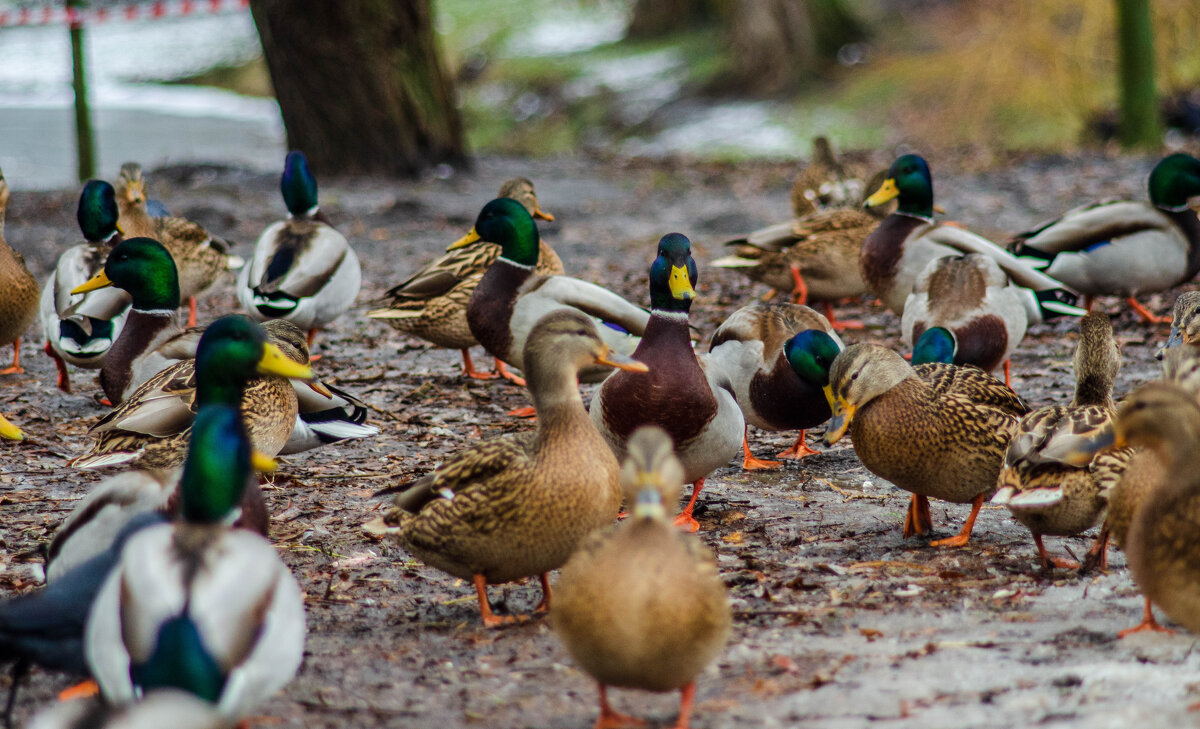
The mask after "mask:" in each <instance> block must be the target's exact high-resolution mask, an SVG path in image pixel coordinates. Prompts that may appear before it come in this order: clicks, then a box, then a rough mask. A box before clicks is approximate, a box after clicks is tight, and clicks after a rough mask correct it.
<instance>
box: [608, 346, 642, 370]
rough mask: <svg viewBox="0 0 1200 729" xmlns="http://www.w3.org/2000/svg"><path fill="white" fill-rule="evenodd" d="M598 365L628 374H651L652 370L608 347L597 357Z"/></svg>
mask: <svg viewBox="0 0 1200 729" xmlns="http://www.w3.org/2000/svg"><path fill="white" fill-rule="evenodd" d="M596 364H602V365H608V366H609V367H616V368H617V369H619V370H625V371H626V372H649V371H650V368H649V367H647V366H646V364H645V363H644V362H639V361H637V360H636V359H634V358H633V357H627V356H625V355H623V354H617V353H616V352H614V351H612V350H611V349H609V348H608V347H605V348H604V351H603V352H601V353H600V354H598V355H596Z"/></svg>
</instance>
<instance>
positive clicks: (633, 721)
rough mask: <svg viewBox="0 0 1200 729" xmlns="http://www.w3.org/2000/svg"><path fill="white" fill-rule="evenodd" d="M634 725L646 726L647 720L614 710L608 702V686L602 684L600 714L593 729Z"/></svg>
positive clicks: (620, 727)
mask: <svg viewBox="0 0 1200 729" xmlns="http://www.w3.org/2000/svg"><path fill="white" fill-rule="evenodd" d="M633 726H646V722H645V721H644V720H642V719H639V718H637V717H636V716H630V715H628V714H622V713H620V712H618V711H616V710H614V709H613V707H612V706H610V705H609V703H608V687H607V686H605V685H604V684H600V716H597V717H596V723H595V724H594V725H593V729H622V728H623V727H633Z"/></svg>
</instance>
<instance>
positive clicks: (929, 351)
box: [912, 327, 958, 366]
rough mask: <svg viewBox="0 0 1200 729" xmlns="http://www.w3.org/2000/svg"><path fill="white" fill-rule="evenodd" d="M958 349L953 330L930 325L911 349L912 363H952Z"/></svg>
mask: <svg viewBox="0 0 1200 729" xmlns="http://www.w3.org/2000/svg"><path fill="white" fill-rule="evenodd" d="M957 351H958V341H957V340H956V339H955V337H954V332H952V331H950V330H949V329H947V328H946V327H930V328H929V329H926V330H925V331H924V332H921V336H920V338H919V339H917V343H916V345H915V346H914V347H913V351H912V364H913V365H914V366H915V365H919V364H930V363H932V362H941V363H942V364H953V362H954V353H955V352H957Z"/></svg>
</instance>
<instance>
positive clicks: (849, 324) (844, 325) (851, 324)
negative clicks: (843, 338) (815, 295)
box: [821, 301, 865, 332]
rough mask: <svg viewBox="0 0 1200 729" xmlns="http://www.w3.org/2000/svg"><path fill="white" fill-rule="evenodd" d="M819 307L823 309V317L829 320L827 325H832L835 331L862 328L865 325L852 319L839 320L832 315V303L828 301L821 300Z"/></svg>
mask: <svg viewBox="0 0 1200 729" xmlns="http://www.w3.org/2000/svg"><path fill="white" fill-rule="evenodd" d="M821 308H823V309H824V310H825V318H826V319H828V320H829V326H831V327H833V330H834V331H835V332H841V331H845V330H846V329H862V328H863V327H864V326H865V325H864V324H863V323H862V322H861V321H856V320H854V319H847V320H845V321H841V320H839V319H838V318H837V317H836V316H834V313H833V304H831V303H829V302H828V301H822V302H821Z"/></svg>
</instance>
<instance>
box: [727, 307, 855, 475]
mask: <svg viewBox="0 0 1200 729" xmlns="http://www.w3.org/2000/svg"><path fill="white" fill-rule="evenodd" d="M804 331H813V332H824V333H825V334H826V335H828V337H827V341H829V342H830V343H832V345H833V346H832V347H831V348H829V349H828V351H825V352H818V353H817V354H818V356H824V357H825V359H824V366H825V368H826V371H828V367H829V366H830V365H832V364H833V360H834V359H835V358H836V357H837V355H838V353H839V352H841V351H842V348H843V345H842V340H841V339H839V338H838V336H837V334H835V333H834V331H833V327H832V326H831V325H830V323H829V321H827V320H826V319H825V317H823V316H821V315H820V314H818V313H817V312H815V311H813V310H812V309H810V308H808V307H807V306H800V305H797V304H769V303H766V302H760V303H755V304H750V305H749V306H743V307H742V308H740V309H738V310H737V311H735V312H733V314H731V315H730V316H729V318H728V319H726V320H725V321H724V323H722V324H721V326H720V327H718V328H717V331H716V332H714V333H713V337H712V343H711V344H710V345H709V354H708V361H709V362H713V363H715V364H716V365H718V366H719V367H720V369H721V370H723V371H724V372H725V373H726V374H727V375H728V376H729V380H730V381H731V382H732V383H733V395H734V398H735V399H736V400H737V404H738V407H740V408H741V410H742V416H743V417H744V418H745V420H746V423H747V425H753V426H754V427H756V428H760V429H762V430H770V431H778V430H797V429H799V430H800V435H799V436H798V437H797V438H796V443H795V444H794V445H793V446H792V447H791V448H789V449H787V450H785V451H783V452H782V453H779V454H778V455H776V456H775V457H776V458H803V457H804V456H806V455H808V454H810V453H815V452H816V451H813V450H812V449H810V448H809V447H808V446H807V445H805V443H804V431H805V429H807V428H812V427H814V426H817V425H820V424H821V423H823V422H825V421H826V420H828V419H829V414H830V413H829V403H828V401H827V400H826V399H825V393H824V386H825V385H826V384H828V381H826V382H822V383H820V384H816V385H814V384H813V383H811V382H809V381H808V380H807V379H804V378H802V377H801V376H800V375H799V374H797V372H796V370H795V369H794V366H793V364H792V362H791V360H790V359H789V355H796V356H797V357H799V356H801V355H802V353H805V352H808V351H809V350H808V348H807V347H804V346H797V342H796V339H795V338H796V336H797V335H799V334H800V333H801V332H804ZM823 341H824V340H823ZM801 344H802V342H801ZM742 448H743V453H744V455H743V459H742V468H745V469H747V470H757V469H762V468H775V467H777V466H779V465H781V464H780V463H779V462H778V461H763V460H759V459H757V458H755V457H754V456H753V454H752V453H751V452H750V444H749V441H748V439H746V438H745V437H743V439H742Z"/></svg>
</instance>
